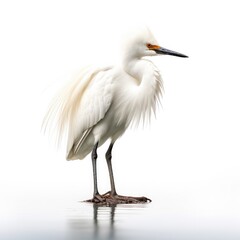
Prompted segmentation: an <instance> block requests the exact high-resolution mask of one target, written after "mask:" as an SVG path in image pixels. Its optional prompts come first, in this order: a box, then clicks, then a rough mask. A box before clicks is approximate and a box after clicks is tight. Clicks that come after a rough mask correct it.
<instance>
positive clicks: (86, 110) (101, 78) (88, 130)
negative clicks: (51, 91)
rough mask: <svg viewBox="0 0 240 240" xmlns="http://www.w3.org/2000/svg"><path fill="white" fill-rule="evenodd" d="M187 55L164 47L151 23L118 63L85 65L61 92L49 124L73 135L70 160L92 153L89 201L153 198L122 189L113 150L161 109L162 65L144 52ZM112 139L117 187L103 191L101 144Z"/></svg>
mask: <svg viewBox="0 0 240 240" xmlns="http://www.w3.org/2000/svg"><path fill="white" fill-rule="evenodd" d="M156 55H172V56H176V57H182V58H186V57H187V56H186V55H184V54H181V53H178V52H175V51H171V50H168V49H166V48H163V47H160V46H159V44H158V42H157V41H156V40H155V38H154V36H153V34H152V33H151V32H150V30H149V29H148V28H144V29H141V31H138V32H137V33H135V34H131V37H129V38H128V40H127V42H126V43H125V44H124V47H123V49H122V56H121V61H120V62H119V64H118V65H116V66H113V67H105V68H85V69H83V70H82V72H81V74H80V76H79V78H76V79H75V80H73V81H71V82H70V83H68V84H67V85H66V87H65V88H63V90H62V91H61V92H60V93H59V94H58V95H57V96H56V97H55V99H54V100H53V102H52V104H51V105H50V107H49V110H48V112H47V114H46V116H45V119H44V125H45V128H46V129H48V130H51V129H52V128H57V139H58V140H61V139H62V137H63V136H64V135H67V154H66V158H67V160H75V159H84V158H85V157H86V156H87V155H88V154H89V153H91V158H92V167H93V180H94V181H93V183H94V191H93V198H92V199H90V200H88V201H89V202H93V203H97V204H103V205H104V204H106V205H113V204H118V203H142V202H149V201H151V200H150V199H148V198H146V197H130V196H122V195H119V194H117V191H116V188H115V183H114V177H113V170H112V149H113V146H114V143H115V142H116V140H117V139H118V138H119V137H120V136H122V135H123V133H124V132H125V131H126V129H127V128H128V127H129V126H130V125H138V124H139V123H140V122H144V121H147V120H148V119H150V117H151V115H152V114H153V113H155V111H156V107H157V105H158V103H159V101H160V97H161V94H162V90H163V83H162V79H161V76H160V73H159V71H158V69H157V67H156V66H155V65H154V64H153V63H152V62H151V61H150V60H149V59H146V58H144V57H149V56H156ZM108 139H110V140H111V142H110V146H109V148H108V150H107V152H106V155H105V156H106V161H107V166H108V170H109V176H110V184H111V190H110V191H109V192H107V193H105V194H100V193H99V191H98V184H97V170H96V161H97V149H98V147H100V146H101V145H102V144H104V143H105V142H106V141H107V140H108Z"/></svg>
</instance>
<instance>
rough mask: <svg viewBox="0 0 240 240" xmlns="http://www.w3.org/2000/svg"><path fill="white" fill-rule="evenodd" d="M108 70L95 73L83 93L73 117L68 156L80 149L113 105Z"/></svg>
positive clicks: (70, 127)
mask: <svg viewBox="0 0 240 240" xmlns="http://www.w3.org/2000/svg"><path fill="white" fill-rule="evenodd" d="M108 70H109V69H106V70H102V71H100V72H98V73H97V74H95V75H94V77H93V79H92V80H91V81H90V82H89V84H88V86H87V87H86V89H85V91H84V94H83V95H82V98H81V102H80V103H79V105H78V106H77V108H76V112H75V113H73V115H72V117H71V122H70V125H69V134H68V146H67V158H70V155H74V154H76V153H77V152H78V151H79V149H80V147H81V145H82V143H83V142H84V140H85V139H86V138H87V136H88V134H89V133H90V132H91V129H92V127H93V126H94V125H95V124H97V123H98V122H99V121H100V120H101V119H103V118H104V116H105V114H106V112H107V111H108V109H109V107H110V105H111V102H112V77H111V76H110V75H109V74H108ZM70 152H71V153H70Z"/></svg>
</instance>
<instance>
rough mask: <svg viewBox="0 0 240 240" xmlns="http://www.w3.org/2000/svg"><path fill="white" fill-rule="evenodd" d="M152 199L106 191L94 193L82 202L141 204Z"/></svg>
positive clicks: (105, 204)
mask: <svg viewBox="0 0 240 240" xmlns="http://www.w3.org/2000/svg"><path fill="white" fill-rule="evenodd" d="M151 201H152V200H151V199H149V198H146V197H129V196H122V195H118V194H115V195H112V194H111V193H110V192H107V193H105V194H103V195H100V194H98V195H95V196H94V197H93V198H92V199H89V200H86V201H84V202H89V203H94V204H97V205H102V206H113V205H117V204H139V203H140V204H141V203H149V202H151Z"/></svg>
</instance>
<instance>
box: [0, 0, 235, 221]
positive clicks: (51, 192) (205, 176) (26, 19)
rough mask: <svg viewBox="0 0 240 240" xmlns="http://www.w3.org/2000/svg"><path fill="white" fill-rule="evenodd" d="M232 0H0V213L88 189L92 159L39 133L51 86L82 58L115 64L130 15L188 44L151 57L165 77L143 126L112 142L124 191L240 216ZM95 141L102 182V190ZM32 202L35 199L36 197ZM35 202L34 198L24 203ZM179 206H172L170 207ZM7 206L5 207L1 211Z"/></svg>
mask: <svg viewBox="0 0 240 240" xmlns="http://www.w3.org/2000/svg"><path fill="white" fill-rule="evenodd" d="M238 9H239V7H238V1H152V0H148V1H126V2H125V1H2V2H1V3H0V34H1V37H0V69H1V70H0V81H1V94H0V112H1V125H0V137H1V139H0V141H1V159H0V186H1V201H3V204H2V206H3V207H2V214H5V215H2V216H7V218H9V221H11V220H10V218H11V217H14V216H15V214H16V213H17V212H18V211H19V208H20V207H19V206H23V205H24V204H25V205H24V206H25V207H29V206H31V203H32V202H33V201H34V199H35V200H36V199H38V200H40V202H42V203H43V204H42V208H44V204H45V203H46V202H47V201H48V200H50V199H55V200H56V202H57V200H58V199H64V198H68V197H69V198H72V197H75V198H76V199H78V200H83V199H86V198H89V197H91V195H92V172H91V161H90V157H89V156H88V157H87V158H86V159H85V160H84V161H73V162H66V161H65V158H64V157H65V149H64V148H61V149H60V150H59V151H57V150H56V149H55V148H54V147H53V146H52V145H51V144H52V143H51V141H50V140H49V139H48V137H45V136H43V135H42V134H41V132H40V129H41V122H42V118H43V116H44V113H45V112H46V109H47V105H48V103H49V102H50V100H51V98H52V97H53V93H54V92H55V90H56V89H57V88H58V87H59V85H61V84H62V83H63V82H64V81H67V80H69V79H71V78H72V77H74V76H75V74H76V73H77V72H78V71H79V69H80V68H81V67H82V66H86V65H89V64H99V65H101V66H102V65H104V64H113V63H114V62H115V61H116V60H117V59H118V55H119V54H118V51H119V41H120V39H121V35H122V34H123V33H124V31H125V30H127V29H128V28H129V26H130V25H134V24H145V25H148V26H149V27H150V29H151V30H152V32H153V34H154V35H155V37H156V39H157V40H158V41H159V44H160V45H161V46H164V47H166V48H169V49H172V50H175V51H179V52H182V53H184V54H186V55H189V58H188V59H181V58H175V57H169V56H162V57H155V58H153V59H152V60H153V61H154V63H155V64H156V65H157V66H158V67H159V69H160V72H161V74H162V77H163V80H164V86H165V93H164V96H163V99H162V108H160V109H159V113H158V116H157V119H156V120H154V121H153V122H152V125H151V127H149V128H147V129H144V130H142V129H139V130H134V131H132V130H130V131H129V132H127V133H126V134H125V135H124V136H123V137H122V138H121V139H120V140H119V141H118V142H117V143H116V145H115V148H114V152H113V154H114V156H113V165H114V170H115V171H114V172H115V177H116V184H117V188H118V190H119V193H121V194H131V195H146V196H148V197H151V198H153V200H154V199H157V198H159V196H161V199H162V201H169V202H170V203H171V204H172V205H173V206H172V208H173V209H182V211H186V212H191V213H192V214H195V213H196V214H197V213H198V214H203V215H204V216H205V217H206V218H207V217H210V216H221V217H224V218H226V219H230V220H231V222H232V223H235V224H236V223H237V221H239V216H240V207H239V202H240V190H239V189H240V176H239V169H240V148H239V143H240V127H239V125H240V124H239V123H240V107H239V106H240V94H239V89H240V74H239V60H240V47H239V43H240V36H239V22H240V17H239V10H238ZM106 148H107V146H104V147H102V148H101V149H99V161H98V163H99V188H100V191H101V192H104V191H107V190H109V182H108V175H107V174H108V173H107V169H106V164H105V161H104V152H105V150H106ZM38 207H39V206H38ZM33 208H34V207H33ZM176 211H177V210H176ZM10 212H11V213H10Z"/></svg>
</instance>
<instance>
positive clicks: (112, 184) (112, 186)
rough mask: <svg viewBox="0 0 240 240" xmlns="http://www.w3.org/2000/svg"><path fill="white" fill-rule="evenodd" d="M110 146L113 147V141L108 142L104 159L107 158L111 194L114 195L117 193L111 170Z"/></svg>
mask: <svg viewBox="0 0 240 240" xmlns="http://www.w3.org/2000/svg"><path fill="white" fill-rule="evenodd" d="M112 148H113V143H111V144H110V146H109V148H108V150H107V152H106V155H105V156H106V160H107V165H108V171H109V177H110V184H111V195H112V196H115V195H117V192H116V188H115V183H114V177H113V170H112Z"/></svg>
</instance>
